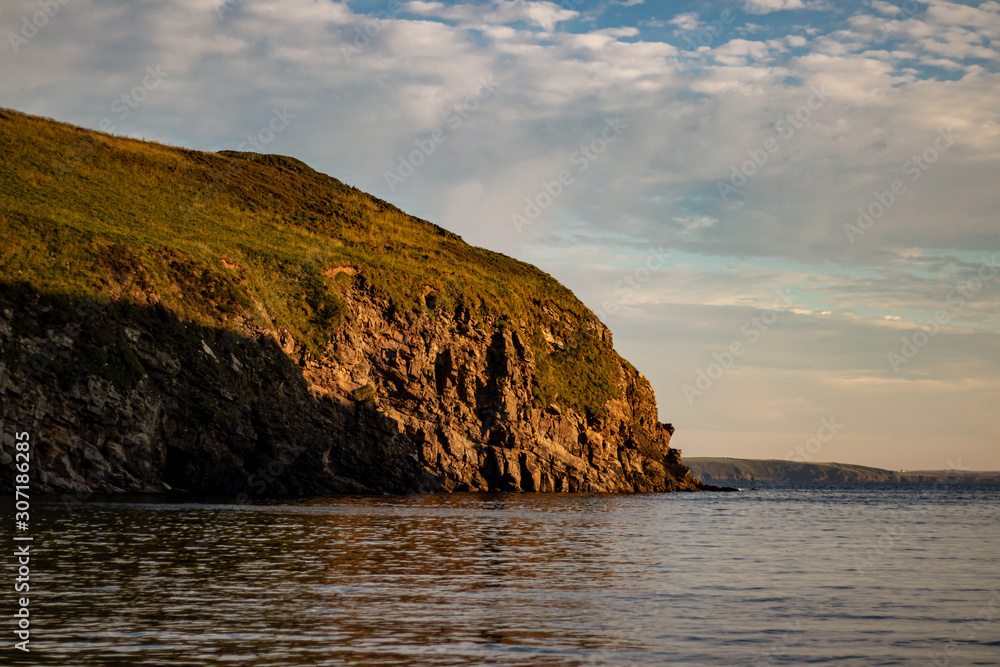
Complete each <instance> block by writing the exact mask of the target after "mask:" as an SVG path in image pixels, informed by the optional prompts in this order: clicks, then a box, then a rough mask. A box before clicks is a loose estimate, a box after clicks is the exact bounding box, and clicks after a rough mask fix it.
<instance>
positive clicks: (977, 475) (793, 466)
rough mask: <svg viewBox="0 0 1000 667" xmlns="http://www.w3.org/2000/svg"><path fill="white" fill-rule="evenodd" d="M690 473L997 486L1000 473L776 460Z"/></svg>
mask: <svg viewBox="0 0 1000 667" xmlns="http://www.w3.org/2000/svg"><path fill="white" fill-rule="evenodd" d="M685 464H686V465H687V466H688V467H689V468H690V469H691V474H692V475H694V476H695V477H696V478H698V479H700V480H702V481H704V482H753V481H779V482H838V483H839V482H850V483H854V482H946V483H949V484H952V483H976V484H979V483H985V484H996V483H997V482H998V481H1000V472H995V471H973V470H885V469H883V468H872V467H870V466H861V465H856V464H851V463H811V462H805V461H783V460H779V459H731V458H723V457H692V458H689V459H686V460H685Z"/></svg>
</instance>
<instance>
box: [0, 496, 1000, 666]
mask: <svg viewBox="0 0 1000 667" xmlns="http://www.w3.org/2000/svg"><path fill="white" fill-rule="evenodd" d="M4 509H5V510H7V509H10V510H11V511H12V508H7V507H4ZM32 509H33V534H34V536H35V540H36V541H35V544H34V547H33V548H34V550H35V557H34V558H33V559H32V582H31V588H32V602H31V614H32V620H33V624H32V630H33V632H32V641H31V647H32V652H31V654H30V656H29V658H30V659H29V660H28V661H25V660H24V659H23V658H17V656H15V658H12V659H11V660H10V662H12V663H13V662H15V661H16V662H17V664H59V665H74V666H75V665H259V666H277V665H353V664H359V665H478V664H497V665H606V664H607V665H754V664H757V665H764V664H802V663H834V664H845V665H903V664H905V665H935V664H936V665H944V664H951V665H987V664H989V665H995V664H998V663H1000V560H998V555H1000V489H998V488H997V487H991V486H960V485H954V486H945V487H942V488H934V487H931V486H914V485H903V486H892V485H889V486H886V485H876V486H855V487H847V486H812V487H797V488H788V487H783V488H782V487H772V488H766V489H759V490H751V491H746V492H744V493H729V494H710V493H700V494H670V495H642V496H614V495H611V496H559V495H433V496H421V497H404V498H393V497H360V498H359V497H353V498H351V497H349V498H344V497H337V498H325V499H312V500H306V501H295V502H273V503H267V504H258V505H244V506H240V505H229V504H212V503H175V502H141V503H140V502H128V503H126V502H109V503H94V504H87V505H83V506H77V507H75V508H72V509H70V508H68V507H67V506H64V505H60V504H47V505H45V504H41V503H39V502H38V501H36V502H35V503H34V505H33V508H32ZM5 523H6V522H5ZM5 530H6V532H5V533H4V534H3V536H4V539H5V541H7V543H8V544H10V543H11V542H10V531H9V530H7V528H6V527H5ZM4 551H5V552H6V551H8V550H7V549H4ZM5 560H7V561H9V560H11V559H10V558H9V557H8V558H6V559H5ZM5 565H8V566H9V563H5ZM5 571H6V572H10V570H9V569H7V570H5ZM11 578H12V577H11ZM2 588H3V590H6V591H8V592H7V593H5V594H4V596H5V597H6V599H4V600H2V604H3V605H4V606H5V607H6V608H8V609H13V605H14V604H15V601H14V597H15V596H14V594H13V593H11V592H9V591H10V587H9V586H7V585H6V584H5V585H4V586H3V587H2ZM5 616H7V614H6V613H5ZM4 627H6V628H7V630H4V633H5V635H7V636H5V638H4V645H3V649H2V655H3V656H11V655H12V654H13V653H14V651H12V650H11V645H12V644H13V642H14V641H15V640H14V639H13V635H12V632H11V631H10V630H11V628H12V624H11V623H10V622H9V621H8V622H5V623H4ZM935 660H937V662H935ZM6 662H7V658H6V657H0V663H4V664H6Z"/></svg>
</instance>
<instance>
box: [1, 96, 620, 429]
mask: <svg viewBox="0 0 1000 667" xmlns="http://www.w3.org/2000/svg"><path fill="white" fill-rule="evenodd" d="M470 215H471V213H470ZM343 267H349V270H347V271H344V270H339V269H341V268H343ZM352 274H353V275H352ZM0 281H3V282H4V283H6V285H7V287H6V288H7V289H16V286H17V285H18V284H19V283H20V284H29V285H31V286H32V287H34V288H35V289H37V290H40V291H44V292H46V293H50V294H56V295H63V296H65V297H67V299H79V298H92V299H95V300H97V301H99V302H108V301H112V300H117V299H125V300H132V301H136V302H139V303H143V302H146V303H148V302H149V301H150V300H154V301H156V302H159V303H161V304H162V305H163V306H164V307H166V308H168V309H169V310H171V311H172V312H173V313H175V314H176V315H177V316H178V317H180V318H182V319H185V320H189V321H192V322H196V323H198V324H201V325H209V326H221V327H236V326H238V325H243V324H246V323H250V324H253V323H255V322H257V323H259V324H260V325H261V326H262V327H264V328H269V327H285V328H287V329H288V330H289V331H290V332H291V333H292V335H293V336H294V337H295V338H296V339H297V340H299V341H301V342H303V343H305V344H306V345H308V346H309V347H310V349H312V350H314V351H316V352H319V351H320V350H322V348H323V347H324V345H325V342H326V340H327V339H328V337H329V332H330V330H331V329H332V328H334V327H336V326H338V325H339V324H341V323H342V322H343V321H344V318H349V317H350V314H349V313H348V312H347V309H346V307H345V303H344V300H343V298H342V295H343V294H344V293H345V291H346V290H348V289H355V288H356V289H362V290H366V291H368V292H370V293H372V294H373V295H375V296H377V297H380V298H383V299H385V300H386V301H388V302H390V303H391V304H392V307H393V308H394V309H395V310H396V311H397V313H399V314H401V315H402V316H404V317H419V316H424V315H429V316H431V317H434V316H441V315H452V314H455V313H468V314H469V315H470V316H471V319H472V321H473V323H474V324H475V325H476V326H483V327H492V326H510V327H514V328H517V329H519V330H520V331H521V332H522V333H523V334H524V335H525V338H526V339H528V340H530V341H532V347H533V351H534V352H535V355H536V363H537V371H538V377H537V378H536V387H535V398H536V402H537V403H538V404H539V405H546V404H548V403H550V402H556V403H559V404H561V405H563V406H566V407H573V408H576V409H580V410H586V411H588V412H590V413H594V414H601V413H602V412H603V404H604V402H605V401H606V400H608V399H609V398H612V397H613V396H614V394H615V391H616V390H615V389H614V379H615V377H616V373H615V370H614V369H615V367H616V365H615V360H616V356H615V353H614V352H613V351H612V350H610V349H609V348H607V347H606V346H604V345H603V344H601V343H600V341H599V340H597V339H595V338H594V337H593V336H580V335H579V334H578V333H575V331H574V330H577V331H586V330H588V328H587V327H586V326H585V324H584V323H585V322H586V321H588V320H593V319H594V316H593V314H591V313H590V312H589V311H588V310H587V309H586V308H585V307H584V306H583V304H582V303H580V301H579V300H577V299H576V298H575V297H574V296H573V295H572V293H570V292H569V290H567V289H566V288H565V287H563V286H562V285H560V284H559V283H558V282H557V281H556V280H554V279H553V278H552V277H551V276H549V275H547V274H546V273H544V272H542V271H540V270H539V269H537V268H535V267H533V266H530V265H527V264H524V263H522V262H519V261H516V260H514V259H511V258H509V257H506V256H504V255H501V254H498V253H495V252H490V251H489V250H484V249H482V248H476V247H472V246H470V245H468V244H466V243H465V242H463V241H462V239H461V238H460V237H458V236H456V235H455V234H452V233H450V232H448V231H446V230H444V229H442V228H440V227H437V226H435V225H433V224H431V223H429V222H426V221H424V220H420V219H417V218H414V217H412V216H409V215H407V214H405V213H403V212H402V211H400V210H399V209H397V208H396V207H394V206H392V205H391V204H388V203H386V202H384V201H382V200H379V199H377V198H375V197H372V196H370V195H367V194H365V193H364V192H361V191H359V190H357V189H355V188H353V187H350V186H348V185H345V184H344V183H341V182H340V181H338V180H336V179H335V178H331V177H329V176H326V175H324V174H320V173H318V172H316V171H314V170H313V169H311V168H309V167H308V166H307V165H305V164H304V163H302V162H300V161H298V160H295V159H292V158H288V157H281V156H275V155H261V154H254V153H236V152H229V151H223V152H221V153H215V154H213V153H204V152H198V151H192V150H186V149H181V148H175V147H170V146H165V145H161V144H156V143H149V142H143V141H136V140H131V139H125V138H120V137H115V136H110V135H106V134H101V133H99V132H94V131H90V130H85V129H82V128H78V127H75V126H71V125H67V124H64V123H59V122H56V121H53V120H50V119H44V118H38V117H34V116H29V115H26V114H22V113H20V112H17V111H12V110H7V109H0ZM550 313H564V315H563V316H562V317H559V318H558V319H556V318H553V317H552V316H551V314H550ZM543 329H549V330H550V331H552V332H553V333H554V334H555V335H557V336H563V337H565V338H567V339H570V338H572V339H574V340H575V341H577V344H574V345H573V346H570V347H569V348H568V349H567V350H565V351H561V352H560V353H552V352H551V351H550V349H549V348H548V346H547V345H546V344H545V342H544V339H543V336H542V330H543Z"/></svg>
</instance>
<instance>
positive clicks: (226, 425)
mask: <svg viewBox="0 0 1000 667" xmlns="http://www.w3.org/2000/svg"><path fill="white" fill-rule="evenodd" d="M2 294H3V296H0V346H2V349H3V355H2V359H0V400H2V402H3V413H2V422H3V423H2V427H3V437H4V448H3V452H4V454H5V455H4V458H5V459H6V458H8V457H9V456H10V452H12V451H13V434H14V433H15V432H22V431H27V432H29V433H30V434H31V438H32V441H33V443H34V445H33V447H34V451H33V456H34V457H35V462H34V465H35V466H36V468H35V470H36V472H35V479H34V480H33V483H32V484H33V489H34V490H35V491H36V492H49V493H62V494H70V496H72V497H86V496H88V495H90V494H91V493H121V492H161V491H168V490H185V491H197V492H222V493H230V494H242V497H244V498H252V497H257V496H261V497H262V496H269V495H281V494H319V493H343V492H349V493H353V492H390V493H405V492H431V491H538V492H577V491H586V492H644V491H676V490H698V489H700V488H704V486H703V485H702V484H701V483H700V482H697V481H696V480H694V479H693V478H692V477H691V475H690V473H689V472H688V470H687V468H685V467H684V466H683V465H682V464H681V461H680V454H679V452H678V451H677V450H675V449H672V448H670V446H669V441H670V435H671V433H672V432H673V429H672V427H671V426H670V425H668V424H661V423H659V422H658V421H657V413H656V406H655V403H654V399H653V393H652V390H651V389H650V386H649V383H648V382H647V381H646V379H645V378H643V377H642V375H641V374H639V373H638V372H637V371H636V370H635V369H634V368H633V367H632V366H631V365H629V364H628V363H627V362H624V361H622V362H621V363H620V364H619V376H618V389H619V390H620V392H619V393H620V395H621V396H623V397H627V400H626V399H625V398H623V399H619V400H612V401H609V402H608V404H607V406H606V414H605V415H602V416H600V417H598V416H594V415H590V416H587V415H583V414H579V413H577V412H576V411H574V410H572V409H567V408H560V407H558V406H556V405H549V406H544V407H535V406H534V405H533V395H532V384H531V383H532V379H533V377H534V374H535V359H534V356H533V353H532V351H531V349H530V347H529V346H528V345H527V344H526V343H525V341H523V340H521V337H520V335H519V334H518V333H517V331H515V330H512V329H511V328H507V327H503V326H500V327H486V326H482V325H480V326H476V325H475V324H474V323H473V322H472V321H471V319H469V318H467V317H463V314H462V313H458V315H457V316H431V315H426V314H425V315H421V316H419V317H412V316H406V315H404V314H401V313H398V312H395V311H394V310H393V308H392V307H391V306H389V304H386V303H382V302H380V301H379V299H378V298H375V297H372V296H371V295H369V294H365V293H363V292H351V293H349V294H348V295H347V301H348V304H349V308H350V309H351V312H352V314H353V317H352V318H350V319H345V320H344V322H343V323H342V324H341V325H340V326H339V327H338V328H337V329H336V330H335V332H334V333H333V335H332V336H331V339H330V342H329V345H328V346H327V348H326V350H325V351H323V352H321V353H316V352H311V351H310V350H309V349H308V348H307V346H306V345H304V344H302V343H300V342H297V341H296V340H295V339H294V338H292V337H291V336H290V335H289V334H288V332H287V331H283V330H280V329H272V330H261V329H258V328H256V327H254V326H253V325H251V324H249V323H248V324H247V326H246V327H245V328H244V330H243V331H242V332H238V333H236V332H233V331H230V330H221V329H214V328H211V327H204V326H197V325H194V324H192V323H190V322H184V321H182V320H180V319H178V318H177V317H175V316H174V315H173V314H171V313H170V312H169V311H168V310H167V309H166V308H164V307H163V306H162V305H159V304H153V305H143V306H140V305H136V304H134V303H131V302H125V301H118V302H113V303H111V304H110V305H108V304H101V303H100V302H97V301H93V300H73V299H68V298H66V297H55V296H51V295H45V294H40V293H38V292H37V291H35V290H34V289H32V288H31V287H30V286H25V285H15V284H5V285H4V286H3V291H2ZM148 297H149V298H147V301H151V302H155V301H156V296H155V295H148ZM594 323H595V325H594V326H595V330H594V331H592V332H590V334H591V335H593V336H596V337H598V338H599V339H600V340H601V341H602V343H603V344H605V345H607V346H608V347H610V345H611V337H610V333H609V332H608V331H607V330H606V329H604V328H603V326H601V325H600V324H599V323H597V322H596V320H594ZM4 468H5V475H4V477H3V478H2V484H3V486H6V487H8V488H9V487H10V486H11V484H12V478H11V477H10V476H9V475H8V474H6V471H9V470H10V469H11V466H9V465H6V464H5V466H4Z"/></svg>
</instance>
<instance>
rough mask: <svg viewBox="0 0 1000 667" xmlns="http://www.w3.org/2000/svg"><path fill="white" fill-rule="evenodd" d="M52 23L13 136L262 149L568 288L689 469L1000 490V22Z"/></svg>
mask: <svg viewBox="0 0 1000 667" xmlns="http://www.w3.org/2000/svg"><path fill="white" fill-rule="evenodd" d="M41 7H42V5H41V4H39V0H26V1H21V0H17V1H15V2H7V3H4V5H3V7H2V8H0V29H2V31H3V33H4V35H5V40H4V44H2V45H0V46H2V48H3V49H4V50H3V55H2V56H0V58H2V59H3V69H2V73H0V105H3V106H8V107H13V108H16V109H19V110H23V111H26V112H30V113H37V114H41V115H45V116H51V117H54V118H57V119H59V120H65V121H69V122H73V123H76V124H79V125H83V126H85V127H92V128H98V127H100V126H101V123H102V122H104V121H106V125H107V124H110V125H113V126H114V130H113V131H114V132H115V133H117V134H124V135H130V136H136V137H143V138H147V139H155V140H158V141H163V142H166V143H170V144H174V145H181V146H186V147H191V148H197V149H204V150H220V149H234V148H240V147H241V146H243V147H244V148H246V147H247V146H248V139H249V138H251V137H252V138H254V139H255V142H256V144H257V146H258V148H257V149H258V150H263V151H265V152H273V153H281V154H287V155H293V156H296V157H298V158H300V159H302V160H304V161H306V162H307V163H309V164H310V165H312V166H313V167H315V168H317V169H319V170H321V171H324V172H326V173H329V174H331V175H334V176H336V177H338V178H340V179H342V180H344V181H346V182H348V183H351V184H352V185H355V186H357V187H359V188H362V189H364V190H366V191H369V192H371V193H373V194H375V195H377V196H379V197H382V198H384V199H387V200H389V201H392V202H393V203H396V204H397V205H399V206H401V207H402V208H404V209H405V210H407V211H409V212H411V213H413V214H415V215H419V216H421V217H423V218H426V219H429V220H432V221H434V222H437V223H439V224H441V225H443V226H444V227H446V228H448V229H451V230H453V231H455V232H457V233H459V234H461V235H462V236H463V237H464V238H465V239H466V240H467V241H469V242H470V243H473V244H476V245H480V246H484V247H488V248H491V249H494V250H498V251H501V252H504V253H507V254H510V255H512V256H515V257H518V258H519V259H523V260H526V261H529V262H532V263H534V264H537V265H539V266H540V267H542V268H543V269H545V270H546V271H548V272H550V273H552V274H553V275H554V276H556V277H557V278H559V279H560V280H561V281H562V282H564V283H565V284H566V285H568V286H569V287H570V288H571V289H573V290H574V291H575V292H576V293H577V294H578V295H579V296H580V298H581V299H582V300H583V301H584V302H585V303H586V304H587V305H588V306H590V307H591V308H592V309H593V310H594V311H595V312H597V313H598V314H599V315H600V316H601V317H602V319H603V320H604V321H605V322H606V323H607V325H608V326H609V327H610V328H611V329H612V331H613V332H614V335H615V343H616V347H617V348H618V349H619V351H620V352H621V353H622V354H623V355H624V356H625V357H626V358H628V359H629V360H631V361H632V362H633V363H634V364H635V365H636V366H637V367H638V368H639V369H640V370H642V371H643V372H644V373H645V374H646V376H647V377H648V378H649V379H650V381H651V382H652V384H653V386H654V389H655V390H656V393H657V398H658V401H659V404H660V417H661V419H662V420H663V421H669V422H672V423H673V424H674V425H675V426H676V427H677V429H678V430H677V434H676V436H675V440H674V444H675V445H676V446H678V447H680V448H682V449H683V450H684V453H685V455H689V456H691V455H728V456H752V457H774V458H786V457H787V456H789V455H790V454H793V453H794V452H796V451H797V450H798V451H799V452H800V453H799V454H797V455H796V456H798V457H802V453H801V452H802V451H804V450H802V449H801V448H802V447H803V446H804V445H805V444H806V443H811V445H810V448H811V449H812V450H815V451H806V454H807V455H808V456H809V457H810V458H811V459H812V460H837V461H845V462H856V463H867V464H872V465H879V466H883V467H892V468H918V467H919V468H947V467H950V466H961V467H972V468H977V469H986V468H993V469H1000V446H998V445H1000V416H998V415H1000V411H998V410H997V409H996V406H997V405H998V404H1000V268H998V267H997V266H996V264H997V263H998V261H1000V219H998V216H1000V205H998V204H1000V194H998V192H1000V189H998V188H997V185H996V184H997V183H998V181H1000V74H998V51H997V47H998V44H1000V3H997V2H992V1H991V2H982V3H980V2H966V3H953V2H946V1H943V0H933V1H931V2H916V1H914V0H911V1H908V2H884V1H882V0H871V1H870V2H846V3H844V2H839V3H834V2H832V0H815V1H810V0H756V1H754V2H728V3H709V2H689V3H687V2H653V1H652V0H645V2H636V1H635V0H631V1H617V0H579V1H575V0H563V2H558V3H557V2H530V1H528V0H490V1H488V2H486V1H484V2H474V3H470V2H415V1H409V2H401V3H396V2H389V1H385V2H383V1H380V0H378V1H372V2H368V1H366V2H329V1H325V2H313V1H311V0H287V1H285V2H272V1H270V0H242V2H240V1H238V0H230V2H229V3H228V4H224V3H222V2H215V1H214V0H184V1H180V2H173V3H163V2H128V3H126V2H116V1H111V0H72V1H71V2H69V3H68V4H66V5H65V6H60V7H59V10H58V12H53V11H52V9H51V7H50V12H51V13H52V14H53V15H52V16H51V17H45V20H44V21H38V23H44V25H42V26H41V27H39V28H38V29H37V34H32V36H31V37H30V38H28V37H25V36H24V35H25V34H27V33H31V30H30V29H26V28H25V25H26V24H25V21H31V20H32V17H33V16H34V15H35V14H36V13H37V12H39V11H42V9H41ZM24 30H27V33H24V32H22V31H24ZM148 68H153V71H159V72H162V73H163V75H162V77H160V80H159V81H157V82H155V86H151V87H147V88H145V89H144V86H146V83H144V80H145V81H146V82H147V83H149V82H152V81H153V80H151V79H148V78H146V77H147V76H148V74H147V73H148V72H149V71H150V70H149V69H148ZM157 68H159V69H158V70H157ZM137 87H138V92H137ZM122 95H125V96H126V97H127V98H128V101H129V102H132V103H133V104H131V105H129V106H128V107H127V110H128V111H127V114H125V113H124V108H123V107H122V105H121V103H119V104H117V106H114V105H115V101H116V100H120V99H121V96H122ZM138 97H141V98H142V99H141V101H139V100H138V99H137V98H138ZM275 114H280V115H282V116H283V117H285V118H287V120H288V122H287V127H283V129H281V130H280V131H279V132H277V133H275V132H271V131H270V130H268V127H269V123H270V121H271V119H272V118H273V117H274V116H275ZM734 346H736V349H739V350H741V351H740V353H739V354H738V355H734V356H733V357H732V360H731V361H730V360H729V358H728V357H727V354H731V352H728V351H729V350H731V349H733V347H734ZM723 366H725V368H723ZM709 374H711V375H713V376H716V375H717V377H709ZM702 376H704V377H702ZM699 379H700V385H699V384H698V382H699ZM830 418H833V419H835V420H836V421H837V423H841V424H843V428H841V429H838V432H837V434H836V435H835V437H833V438H832V439H829V440H828V441H826V442H822V443H818V444H819V445H820V446H819V447H817V442H816V441H815V440H812V441H811V440H810V439H811V438H814V436H815V434H816V431H817V430H818V429H819V428H820V427H821V425H822V422H821V420H823V419H830Z"/></svg>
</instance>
